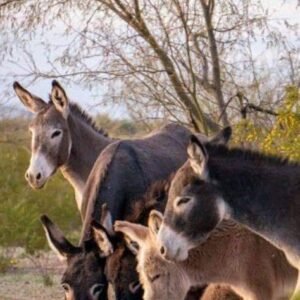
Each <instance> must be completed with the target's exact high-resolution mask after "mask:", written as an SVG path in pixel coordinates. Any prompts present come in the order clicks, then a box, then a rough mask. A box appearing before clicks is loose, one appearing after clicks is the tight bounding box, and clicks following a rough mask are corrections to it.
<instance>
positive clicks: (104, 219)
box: [100, 203, 115, 236]
mask: <svg viewBox="0 0 300 300" xmlns="http://www.w3.org/2000/svg"><path fill="white" fill-rule="evenodd" d="M100 223H101V224H102V226H103V227H104V228H105V230H106V231H107V232H108V233H109V234H110V235H111V236H113V235H114V234H115V232H114V228H113V222H112V215H111V213H110V211H109V209H108V206H107V203H104V204H102V207H101V222H100Z"/></svg>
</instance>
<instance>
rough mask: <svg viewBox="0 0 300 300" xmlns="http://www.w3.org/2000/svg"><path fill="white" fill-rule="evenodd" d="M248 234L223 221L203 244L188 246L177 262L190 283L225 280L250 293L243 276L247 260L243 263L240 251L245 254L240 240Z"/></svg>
mask: <svg viewBox="0 0 300 300" xmlns="http://www.w3.org/2000/svg"><path fill="white" fill-rule="evenodd" d="M248 236H249V233H248V232H247V231H246V230H245V229H244V228H242V227H241V226H239V225H237V224H236V223H234V222H232V221H225V222H223V223H222V224H221V225H220V226H219V227H217V228H216V229H215V230H214V231H213V232H212V233H211V235H210V237H209V238H208V239H207V240H206V241H205V242H204V243H203V244H201V245H200V246H198V247H197V248H194V249H192V250H190V252H189V257H188V259H187V260H186V261H184V262H182V263H180V266H181V268H182V270H183V271H184V272H185V274H186V276H187V278H188V279H189V282H190V286H197V285H199V284H205V283H214V284H228V285H230V286H232V287H233V288H234V289H236V290H246V291H247V293H251V287H250V285H249V282H247V281H246V280H245V278H244V277H243V275H244V273H247V264H245V263H244V265H243V261H244V260H245V257H243V255H245V256H246V255H247V249H245V246H244V245H245V243H244V240H245V239H247V238H248ZM246 246H248V244H246ZM246 248H247V247H246ZM237 257H239V258H240V259H237ZM246 262H247V261H246ZM220 266H222V268H220ZM243 272H244V273H243ZM244 296H245V295H244ZM247 299H253V298H252V297H249V298H247Z"/></svg>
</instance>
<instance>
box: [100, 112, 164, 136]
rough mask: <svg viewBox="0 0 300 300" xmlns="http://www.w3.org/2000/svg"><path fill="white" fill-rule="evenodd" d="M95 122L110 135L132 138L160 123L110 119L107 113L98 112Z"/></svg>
mask: <svg viewBox="0 0 300 300" xmlns="http://www.w3.org/2000/svg"><path fill="white" fill-rule="evenodd" d="M96 123H97V125H98V126H99V127H101V128H103V129H104V130H105V131H107V132H108V133H109V135H110V136H112V137H116V138H128V137H130V138H132V137H137V136H141V135H143V134H145V133H148V132H149V131H151V130H152V129H154V128H156V127H158V126H159V125H160V124H159V122H158V121H155V122H147V125H146V124H145V123H141V122H135V121H132V120H129V119H111V118H110V117H109V115H107V114H100V115H98V116H97V117H96Z"/></svg>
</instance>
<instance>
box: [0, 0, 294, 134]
mask: <svg viewBox="0 0 300 300" xmlns="http://www.w3.org/2000/svg"><path fill="white" fill-rule="evenodd" d="M5 12H6V14H7V16H6V18H4V19H5V24H4V23H3V24H2V25H3V26H4V27H5V28H6V31H10V32H11V31H12V32H13V36H14V38H15V40H16V41H17V45H18V46H19V48H20V47H23V49H24V53H25V56H26V57H27V66H26V70H25V71H23V73H22V76H24V77H26V78H27V79H28V80H36V79H38V78H53V77H60V78H64V79H72V80H76V81H77V82H80V83H81V84H85V85H86V86H87V87H90V88H94V87H95V86H97V85H98V84H100V83H101V84H102V86H105V87H106V91H105V96H104V99H105V100H106V99H107V101H117V102H121V103H126V104H127V105H128V107H129V111H130V112H131V114H132V116H133V117H135V118H145V117H147V118H163V117H167V118H173V119H175V120H177V121H180V122H182V123H186V124H192V125H193V126H194V128H195V129H196V130H201V131H204V132H206V133H207V132H209V131H215V130H217V129H218V127H219V126H225V125H228V124H229V120H230V123H234V122H235V120H238V119H239V118H240V116H241V114H240V111H241V109H242V108H243V106H244V104H245V103H241V102H240V101H237V100H238V97H235V96H236V95H238V94H241V93H242V94H244V95H246V96H247V98H248V99H250V102H251V103H253V104H254V105H257V106H262V107H267V108H270V107H271V108H273V106H276V105H278V99H282V93H283V85H284V84H286V83H291V82H290V81H295V80H296V79H295V77H297V72H296V71H295V69H296V68H297V63H296V61H297V57H296V55H294V56H293V55H290V54H289V53H291V49H297V47H295V46H294V45H293V43H290V42H289V43H288V42H287V40H286V38H285V37H286V36H287V35H286V34H284V32H285V33H286V32H289V34H290V35H289V38H290V37H291V36H292V34H293V33H295V34H296V33H297V30H298V29H297V28H295V27H293V26H291V25H290V24H284V22H281V21H276V22H274V21H273V20H272V16H270V15H269V13H268V11H267V9H265V8H264V7H263V5H262V3H261V2H260V1H259V0H243V1H237V0H230V1H220V2H215V1H214V0H184V1H179V0H143V1H141V0H131V1H129V0H88V1H84V2H83V1H71V0H64V1H58V0H54V1H51V3H50V2H47V1H42V0H39V1H31V0H27V1H24V2H23V4H22V5H19V4H15V5H13V6H12V7H10V8H8V9H6V10H5ZM16 15H22V18H20V19H19V18H18V19H16V18H14V16H16ZM283 21H284V20H283ZM16 23H17V24H18V25H16ZM57 24H60V25H62V24H63V28H64V29H63V30H61V36H64V39H65V40H66V41H65V40H64V43H63V45H60V44H59V43H56V42H55V41H53V40H51V41H48V42H47V41H43V43H44V44H45V47H44V48H45V49H47V52H46V54H47V56H48V58H47V60H48V61H49V66H50V67H49V68H48V69H46V70H45V69H43V68H42V67H40V66H39V64H38V63H37V62H36V59H35V57H34V55H33V54H32V52H31V51H30V50H28V49H27V47H28V46H27V44H28V40H24V38H23V35H24V34H25V33H24V28H26V30H27V31H28V29H30V30H31V31H32V32H35V35H32V39H35V38H36V37H37V36H38V38H39V39H41V40H43V37H42V36H41V35H40V30H41V29H40V28H43V31H46V30H51V29H52V28H57ZM20 27H21V28H22V29H20ZM11 29H13V30H11ZM34 30H35V31H34ZM7 38H8V40H9V37H7ZM256 40H260V43H261V45H264V46H263V47H265V48H264V50H265V49H267V47H269V48H270V49H271V48H272V49H279V48H281V49H282V47H283V46H282V45H286V46H287V48H286V50H285V53H286V55H284V57H285V58H287V59H282V60H281V64H284V66H288V68H286V70H287V71H285V73H288V74H289V76H285V77H284V78H283V77H281V78H280V76H279V72H276V75H273V74H271V75H273V76H270V71H269V69H268V67H267V65H266V64H265V62H264V61H262V59H260V57H257V55H255V53H254V51H253V47H254V46H253V45H254V44H255V41H256ZM7 44H8V45H10V44H9V43H7ZM9 48H10V49H13V50H12V53H13V54H14V53H15V52H14V51H16V50H15V49H14V47H13V46H10V47H9ZM54 48H55V49H54ZM7 52H9V51H8V50H7V49H4V48H3V49H2V53H4V54H5V55H7ZM294 52H295V51H294ZM0 53H1V52H0ZM295 53H297V52H295ZM270 77H271V80H270ZM287 79H288V80H287ZM274 86H275V87H276V88H273V87H274ZM270 91H272V92H270ZM252 115H253V114H252ZM252 115H249V116H252Z"/></svg>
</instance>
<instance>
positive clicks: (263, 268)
mask: <svg viewBox="0 0 300 300" xmlns="http://www.w3.org/2000/svg"><path fill="white" fill-rule="evenodd" d="M161 222H162V214H161V213H159V212H157V211H152V212H151V214H150V218H149V224H148V226H149V228H148V227H145V226H143V225H140V224H135V223H130V222H127V221H117V222H116V223H115V230H116V231H119V232H122V233H123V234H124V235H125V239H126V240H127V242H128V244H129V247H130V248H131V249H133V250H134V251H135V252H136V254H137V260H138V267H137V270H138V272H139V278H140V281H141V283H142V285H143V287H144V290H145V293H144V299H145V300H150V299H151V300H154V299H168V300H173V299H174V300H175V299H176V300H180V299H184V297H185V295H186V293H187V291H188V290H189V289H190V287H191V286H197V285H200V284H205V283H208V284H209V283H215V284H218V283H219V284H226V285H230V286H231V287H232V289H233V290H234V291H235V292H236V293H238V294H239V295H240V296H241V297H243V298H244V299H247V300H279V299H289V297H290V296H291V295H292V293H293V291H294V289H295V286H296V283H297V276H298V271H297V270H296V269H295V268H293V267H292V266H290V265H289V263H288V262H287V260H286V258H285V255H284V253H283V252H282V251H280V250H278V249H277V248H275V247H274V246H272V245H271V244H270V243H268V242H267V241H265V240H264V239H262V238H261V237H259V236H258V235H256V234H254V233H252V232H251V231H249V230H248V229H246V228H244V227H242V226H241V225H238V224H237V223H234V222H233V221H223V222H222V223H221V224H220V225H219V226H218V227H217V228H215V229H214V230H213V231H212V232H211V234H210V235H209V237H208V238H207V240H206V241H205V242H204V243H203V244H201V245H200V246H198V247H196V248H194V249H192V250H190V252H189V256H188V258H187V259H186V260H184V261H180V262H177V263H174V262H170V261H167V260H165V259H164V258H163V257H162V256H161V254H160V249H159V247H158V245H159V244H158V243H157V233H158V231H159V227H160V225H161ZM215 293H216V291H215V290H214V293H212V296H213V295H216V294H215ZM208 296H209V295H206V297H208ZM231 296H232V295H231ZM206 299H209V298H206ZM211 299H214V298H211ZM222 299H223V298H222ZM229 299H230V298H229Z"/></svg>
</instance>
